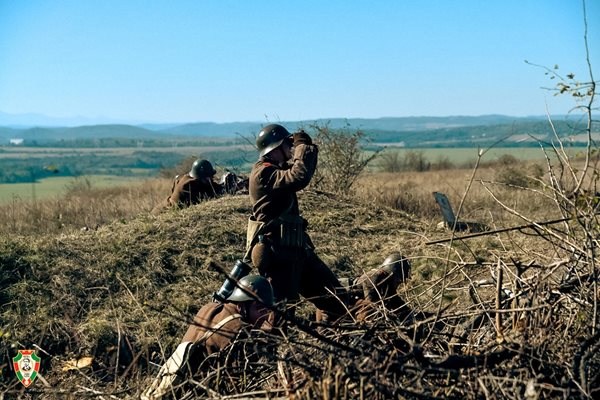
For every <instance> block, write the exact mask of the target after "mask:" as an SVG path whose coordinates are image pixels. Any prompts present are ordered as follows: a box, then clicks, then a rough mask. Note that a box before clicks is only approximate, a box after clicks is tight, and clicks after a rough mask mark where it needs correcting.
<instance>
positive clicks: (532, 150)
mask: <svg viewBox="0 0 600 400" xmlns="http://www.w3.org/2000/svg"><path fill="white" fill-rule="evenodd" d="M379 145H383V143H379ZM484 150H485V149H484ZM384 151H386V152H389V151H397V152H399V153H400V154H401V155H403V154H405V153H407V152H410V151H413V152H417V151H418V152H423V153H424V155H425V157H426V158H427V159H428V160H429V161H435V160H436V159H438V158H440V157H448V159H449V160H450V161H451V162H453V163H463V162H466V161H470V160H476V159H477V152H478V151H479V149H477V148H475V147H471V148H422V149H421V148H405V147H394V146H392V145H390V146H388V147H387V148H386V149H385V150H384ZM506 154H509V155H511V156H513V157H515V158H517V159H519V160H543V159H544V152H543V151H542V150H541V149H540V148H538V147H494V148H492V149H490V150H488V151H487V152H486V153H485V154H484V155H483V157H482V160H483V161H493V160H495V159H497V158H498V157H500V156H503V155H506Z"/></svg>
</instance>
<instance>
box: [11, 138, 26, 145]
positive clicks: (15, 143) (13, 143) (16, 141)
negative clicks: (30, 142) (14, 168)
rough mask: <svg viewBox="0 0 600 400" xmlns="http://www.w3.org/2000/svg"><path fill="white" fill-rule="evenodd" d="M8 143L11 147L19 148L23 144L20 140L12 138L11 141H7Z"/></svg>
mask: <svg viewBox="0 0 600 400" xmlns="http://www.w3.org/2000/svg"><path fill="white" fill-rule="evenodd" d="M8 143H9V144H11V145H13V146H19V145H22V144H23V139H22V138H12V139H8Z"/></svg>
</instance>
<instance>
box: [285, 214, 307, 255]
mask: <svg viewBox="0 0 600 400" xmlns="http://www.w3.org/2000/svg"><path fill="white" fill-rule="evenodd" d="M305 226H306V221H305V220H304V218H302V217H301V216H299V215H282V216H281V217H279V245H280V246H284V247H300V248H304V246H305V245H306V235H305V234H304V229H305Z"/></svg>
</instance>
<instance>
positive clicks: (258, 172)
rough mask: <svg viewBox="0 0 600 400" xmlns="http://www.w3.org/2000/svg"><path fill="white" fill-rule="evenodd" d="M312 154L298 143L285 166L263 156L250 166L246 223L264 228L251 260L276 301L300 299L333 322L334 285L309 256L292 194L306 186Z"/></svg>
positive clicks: (337, 305) (339, 311) (337, 309)
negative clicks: (267, 280)
mask: <svg viewBox="0 0 600 400" xmlns="http://www.w3.org/2000/svg"><path fill="white" fill-rule="evenodd" d="M317 155H318V149H317V146H315V145H312V144H310V145H309V144H298V145H297V146H295V150H294V156H293V159H292V161H293V162H292V164H290V165H286V166H285V167H280V166H278V165H276V164H274V163H271V162H269V158H268V154H267V155H265V156H264V157H262V158H261V159H260V160H259V161H258V162H257V163H256V164H254V167H253V169H252V172H251V173H250V177H249V190H250V198H251V200H252V204H253V206H252V217H251V222H250V224H252V223H253V222H252V221H254V223H262V224H264V226H263V227H262V228H261V229H259V230H258V232H257V234H256V235H255V236H256V237H255V240H254V241H253V242H252V243H250V246H252V245H253V248H252V252H251V258H252V263H253V264H254V266H255V267H256V268H258V271H259V272H260V274H261V275H263V276H265V277H267V278H270V279H271V284H272V285H273V291H274V294H275V299H276V301H282V300H287V301H296V300H298V298H299V294H301V295H302V296H304V297H305V298H307V299H308V300H309V301H311V302H312V303H313V304H315V306H316V307H317V308H318V309H321V310H323V311H325V312H326V313H327V314H329V315H331V316H334V317H337V316H340V315H343V314H344V313H345V311H346V310H345V307H344V305H343V304H342V302H341V301H340V300H339V299H337V298H336V297H334V296H332V295H331V293H332V292H333V293H335V291H336V288H339V287H340V283H339V281H338V279H337V278H336V276H335V275H334V274H333V272H332V271H331V270H330V269H329V267H327V265H325V263H324V262H323V261H322V260H321V259H320V258H319V257H318V256H317V255H316V254H315V253H314V251H313V246H312V242H311V241H310V238H309V237H308V235H307V234H306V231H305V229H306V225H307V223H306V221H305V220H304V219H302V218H301V217H300V210H299V208H298V199H297V197H296V192H298V191H300V190H302V189H304V188H305V187H306V186H307V185H308V184H309V182H310V180H311V178H312V176H313V174H314V172H315V168H316V165H317ZM249 236H250V235H249Z"/></svg>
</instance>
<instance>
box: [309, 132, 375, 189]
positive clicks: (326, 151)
mask: <svg viewBox="0 0 600 400" xmlns="http://www.w3.org/2000/svg"><path fill="white" fill-rule="evenodd" d="M310 128H311V129H312V130H314V131H315V134H313V138H314V141H315V143H316V144H317V145H318V146H319V164H318V166H317V172H316V173H315V176H314V178H313V181H312V185H313V187H314V188H317V189H321V190H325V191H329V192H332V193H339V194H348V193H349V192H350V190H351V188H352V185H353V184H354V182H355V181H356V179H357V178H358V177H359V175H360V174H361V173H362V172H363V171H364V170H365V168H366V167H367V164H368V163H369V162H371V161H372V160H373V159H375V158H376V157H377V156H378V153H379V151H375V153H374V154H371V155H367V154H365V152H364V151H363V150H362V146H363V144H364V142H365V141H366V137H365V133H364V132H363V131H361V130H359V129H356V130H353V129H351V128H350V126H346V127H344V128H342V129H331V128H330V127H329V125H328V124H325V125H319V124H313V125H311V127H310Z"/></svg>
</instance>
